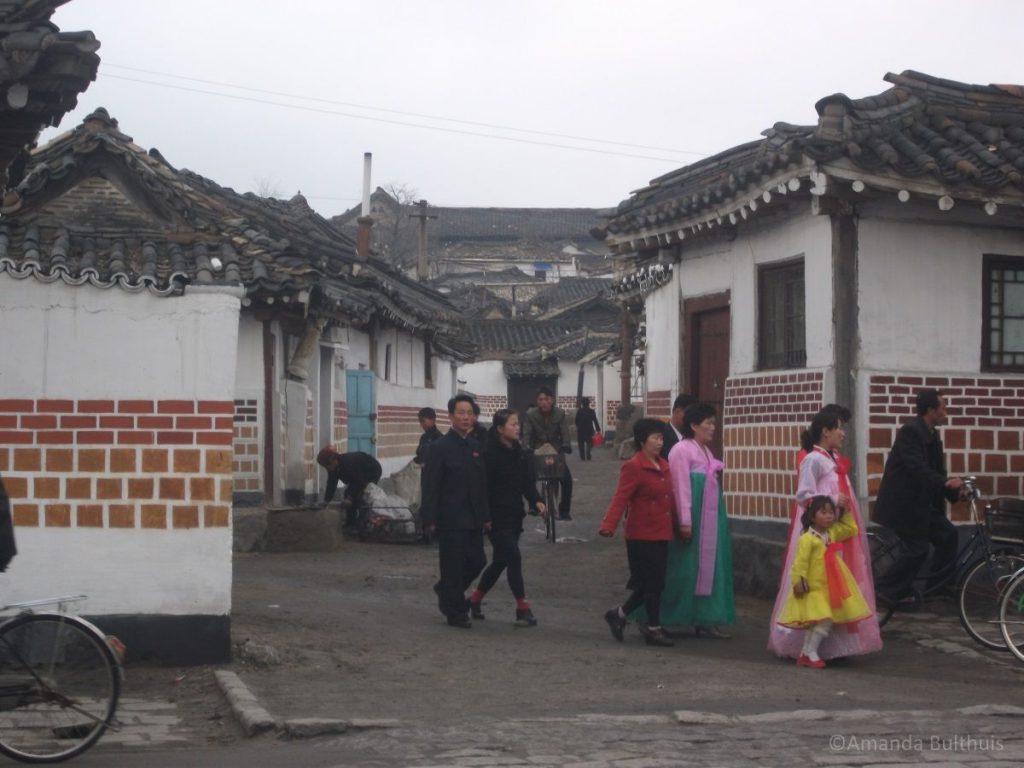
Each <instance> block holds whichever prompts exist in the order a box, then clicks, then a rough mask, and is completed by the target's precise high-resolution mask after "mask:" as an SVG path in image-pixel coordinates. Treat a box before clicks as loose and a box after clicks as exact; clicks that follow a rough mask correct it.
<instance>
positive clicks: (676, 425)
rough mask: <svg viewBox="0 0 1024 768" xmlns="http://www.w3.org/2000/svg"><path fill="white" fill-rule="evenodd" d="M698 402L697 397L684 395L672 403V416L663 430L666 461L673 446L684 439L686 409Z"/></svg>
mask: <svg viewBox="0 0 1024 768" xmlns="http://www.w3.org/2000/svg"><path fill="white" fill-rule="evenodd" d="M696 402H697V398H696V397H694V396H693V395H687V394H685V393H684V394H681V395H678V396H677V397H676V400H675V402H674V403H672V415H671V416H670V417H669V420H668V424H666V425H665V427H664V429H663V430H662V434H663V435H664V438H665V439H664V443H663V445H662V446H661V458H663V459H665V461H668V452H669V451H671V450H672V446H673V445H675V444H676V443H678V442H679V441H680V440H682V439H683V422H685V421H686V419H685V418H684V414H685V413H686V409H687V408H689V407H690V406H691V405H693V404H694V403H696Z"/></svg>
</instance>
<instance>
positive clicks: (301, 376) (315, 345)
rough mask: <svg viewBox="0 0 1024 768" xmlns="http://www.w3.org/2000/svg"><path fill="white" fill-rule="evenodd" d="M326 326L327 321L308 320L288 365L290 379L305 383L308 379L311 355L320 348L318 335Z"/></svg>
mask: <svg viewBox="0 0 1024 768" xmlns="http://www.w3.org/2000/svg"><path fill="white" fill-rule="evenodd" d="M326 324H327V319H326V318H322V317H317V318H310V320H309V322H307V323H306V332H305V333H304V334H302V341H300V342H299V346H298V347H296V348H295V354H294V355H292V359H291V362H289V363H288V369H287V373H288V376H289V377H290V378H292V379H295V380H296V381H306V380H307V379H308V378H309V364H310V362H311V361H312V359H313V353H314V352H315V351H316V350H317V349H319V348H320V335H321V334H322V333H323V330H324V326H325V325H326Z"/></svg>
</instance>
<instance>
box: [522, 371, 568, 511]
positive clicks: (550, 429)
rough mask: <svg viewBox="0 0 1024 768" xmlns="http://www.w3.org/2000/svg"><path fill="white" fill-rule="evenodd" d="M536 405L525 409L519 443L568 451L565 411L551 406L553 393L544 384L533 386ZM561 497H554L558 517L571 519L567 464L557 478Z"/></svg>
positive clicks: (535, 447)
mask: <svg viewBox="0 0 1024 768" xmlns="http://www.w3.org/2000/svg"><path fill="white" fill-rule="evenodd" d="M536 402H537V406H536V407H535V408H530V409H529V410H528V411H527V412H526V421H525V423H524V424H523V447H524V448H526V449H527V450H529V451H535V450H537V449H538V448H540V447H541V446H542V445H551V446H552V447H553V448H557V449H558V450H559V451H561V452H563V453H572V442H571V441H570V439H569V423H568V421H567V420H566V417H565V411H563V410H562V409H561V408H558V407H556V406H555V393H554V392H552V391H551V389H550V388H548V387H541V388H540V389H538V390H537V401H536ZM560 485H561V498H560V499H559V500H558V519H559V520H566V521H568V520H572V473H571V472H570V471H569V465H568V464H566V466H565V473H564V474H563V475H562V480H561V483H560Z"/></svg>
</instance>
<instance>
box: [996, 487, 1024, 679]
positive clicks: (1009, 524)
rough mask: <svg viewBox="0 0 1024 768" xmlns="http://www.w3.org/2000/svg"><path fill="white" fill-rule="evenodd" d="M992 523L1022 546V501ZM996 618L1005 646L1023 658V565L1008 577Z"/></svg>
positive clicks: (1023, 511) (1023, 529)
mask: <svg viewBox="0 0 1024 768" xmlns="http://www.w3.org/2000/svg"><path fill="white" fill-rule="evenodd" d="M1014 501H1018V500H1016V499H1015V500H1014ZM1000 518H1001V519H1000ZM995 527H997V528H998V529H999V533H1000V534H1002V535H1003V536H1005V537H1006V538H1007V539H1011V540H1016V541H1017V542H1019V543H1020V544H1021V545H1022V546H1024V502H1020V504H1019V505H1017V508H1016V509H1013V508H1011V509H1006V510H1003V514H1001V515H999V516H998V517H997V520H996V524H995ZM998 621H999V634H1000V636H1001V637H1002V639H1003V642H1004V643H1005V644H1006V649H1007V650H1008V651H1010V653H1012V654H1013V655H1014V656H1016V657H1017V658H1018V659H1020V660H1021V661H1024V567H1022V568H1020V569H1019V570H1018V571H1017V572H1016V573H1014V574H1013V576H1011V577H1010V579H1009V583H1008V584H1007V586H1006V589H1005V590H1003V595H1002V598H1001V599H1000V601H999V617H998Z"/></svg>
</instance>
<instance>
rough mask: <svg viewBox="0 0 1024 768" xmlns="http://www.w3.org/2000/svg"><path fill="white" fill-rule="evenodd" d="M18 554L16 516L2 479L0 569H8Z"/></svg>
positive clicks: (0, 484)
mask: <svg viewBox="0 0 1024 768" xmlns="http://www.w3.org/2000/svg"><path fill="white" fill-rule="evenodd" d="M16 554H18V548H17V547H16V546H15V545H14V518H13V517H12V516H11V502H10V499H8V498H7V489H6V488H4V481H3V480H2V479H0V571H6V570H7V566H8V565H10V564H11V560H13V559H14V556H15V555H16Z"/></svg>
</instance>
